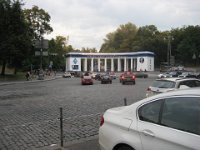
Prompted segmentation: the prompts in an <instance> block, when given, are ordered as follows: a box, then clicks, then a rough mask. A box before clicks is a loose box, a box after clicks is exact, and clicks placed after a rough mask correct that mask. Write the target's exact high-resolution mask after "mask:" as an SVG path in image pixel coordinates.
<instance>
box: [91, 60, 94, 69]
mask: <svg viewBox="0 0 200 150" xmlns="http://www.w3.org/2000/svg"><path fill="white" fill-rule="evenodd" d="M93 71H94V58H91V72H93Z"/></svg>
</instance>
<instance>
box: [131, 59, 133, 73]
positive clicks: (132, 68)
mask: <svg viewBox="0 0 200 150" xmlns="http://www.w3.org/2000/svg"><path fill="white" fill-rule="evenodd" d="M131 71H133V58H131Z"/></svg>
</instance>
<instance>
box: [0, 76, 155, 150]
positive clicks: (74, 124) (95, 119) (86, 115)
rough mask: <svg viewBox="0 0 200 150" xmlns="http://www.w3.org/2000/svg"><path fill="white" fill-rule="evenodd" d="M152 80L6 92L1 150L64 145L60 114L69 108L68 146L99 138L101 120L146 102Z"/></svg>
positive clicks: (1, 99)
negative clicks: (117, 109)
mask: <svg viewBox="0 0 200 150" xmlns="http://www.w3.org/2000/svg"><path fill="white" fill-rule="evenodd" d="M152 81H153V79H152V78H148V79H137V80H136V85H121V84H120V83H119V80H118V79H116V80H114V81H113V84H104V85H102V84H100V82H99V81H95V83H94V85H91V86H82V85H81V84H80V79H79V78H71V79H64V78H60V79H56V80H52V81H48V82H36V83H34V82H33V83H24V84H11V85H4V86H0V150H11V149H12V150H29V149H30V150H32V149H41V148H42V147H45V146H49V145H52V144H59V143H60V140H59V134H60V124H59V108H60V107H62V108H63V118H64V121H63V128H64V129H63V130H64V142H68V141H73V140H77V139H83V138H87V137H92V136H95V135H98V129H99V123H100V116H101V114H102V113H103V112H104V111H105V110H106V109H108V108H111V107H117V106H122V105H123V99H124V98H125V97H126V98H127V102H128V104H131V103H133V102H135V101H138V100H140V99H142V98H144V96H145V91H146V89H147V87H148V85H149V84H151V83H152Z"/></svg>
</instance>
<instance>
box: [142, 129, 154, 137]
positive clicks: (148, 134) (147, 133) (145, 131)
mask: <svg viewBox="0 0 200 150" xmlns="http://www.w3.org/2000/svg"><path fill="white" fill-rule="evenodd" d="M142 133H143V134H144V135H145V136H151V137H155V135H154V133H153V132H152V131H151V130H143V131H142Z"/></svg>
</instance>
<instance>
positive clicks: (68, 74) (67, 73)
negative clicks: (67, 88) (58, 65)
mask: <svg viewBox="0 0 200 150" xmlns="http://www.w3.org/2000/svg"><path fill="white" fill-rule="evenodd" d="M71 77H72V75H71V73H70V72H65V73H64V74H63V78H71Z"/></svg>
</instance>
